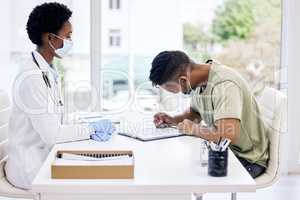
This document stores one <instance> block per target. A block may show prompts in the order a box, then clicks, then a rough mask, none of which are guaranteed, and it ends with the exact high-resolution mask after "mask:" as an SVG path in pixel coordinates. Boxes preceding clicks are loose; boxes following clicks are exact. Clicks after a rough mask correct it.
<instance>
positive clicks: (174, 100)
mask: <svg viewBox="0 0 300 200" xmlns="http://www.w3.org/2000/svg"><path fill="white" fill-rule="evenodd" d="M109 2H110V5H109V7H110V8H111V9H112V8H116V7H117V6H116V5H117V3H116V1H113V0H111V1H109ZM100 7H101V6H100ZM100 7H99V8H100ZM122 7H123V10H122V12H118V13H113V12H109V13H107V12H106V11H105V10H103V9H102V10H101V11H102V14H101V19H100V18H98V19H95V20H96V22H97V23H95V24H98V25H101V27H100V28H99V29H102V30H110V31H109V41H108V42H105V44H109V45H108V47H107V46H105V45H103V42H101V44H102V45H101V46H102V49H101V66H100V68H101V69H97V70H95V72H99V76H101V81H102V82H103V83H102V84H100V87H101V90H103V91H102V94H105V95H102V97H101V98H103V100H102V102H105V103H104V105H102V109H104V110H106V111H110V110H117V109H118V108H123V107H124V106H125V105H126V106H128V104H125V102H126V103H128V102H127V100H128V101H129V99H130V98H131V97H132V96H134V100H132V101H131V104H130V105H131V106H132V107H135V108H132V109H136V108H138V109H139V110H143V111H150V112H153V111H154V110H156V109H157V106H159V108H160V109H162V108H163V109H166V110H168V111H169V110H172V109H173V110H174V112H177V111H178V109H180V110H183V109H184V108H185V106H187V105H188V103H187V102H188V101H189V99H188V98H186V97H183V96H182V95H174V96H170V94H167V93H166V92H165V91H158V90H157V89H153V88H152V86H151V83H149V81H148V76H149V70H150V67H151V61H152V59H153V58H154V56H155V55H157V54H158V53H159V52H160V51H163V50H169V49H179V50H184V51H185V52H186V53H188V54H189V55H190V56H191V57H192V58H193V59H194V60H195V61H197V62H199V63H203V62H205V61H206V59H214V60H217V61H219V62H221V63H223V64H225V65H227V66H229V67H233V68H235V69H236V70H238V71H239V72H240V73H241V74H242V75H243V76H244V77H245V79H247V80H248V81H249V83H250V85H251V88H253V90H254V91H259V90H260V89H261V88H262V87H264V86H266V85H268V86H271V87H278V82H279V77H280V76H279V74H278V72H279V71H280V48H281V0H272V1H260V0H243V1H240V0H211V1H207V0H164V1H160V0H152V1H148V0H139V1H130V0H129V1H123V2H122ZM166 8H167V10H168V14H166ZM153 11H155V15H153ZM95 12H97V8H96V10H95ZM98 12H99V10H98ZM97 20H98V21H97ZM112 25H114V26H118V27H120V29H121V30H122V41H118V40H121V38H120V32H118V31H116V30H111V29H110V27H111V26H112ZM106 34H107V33H105V32H104V33H102V34H96V35H95V37H97V35H106ZM118 38H119V39H118ZM104 39H105V38H104ZM102 40H103V38H102ZM105 40H106V39H105ZM121 42H122V45H120V46H121V47H120V48H109V47H111V46H117V44H121ZM95 56H96V55H95ZM101 72H102V73H104V74H102V75H101ZM104 85H105V86H104ZM117 105H118V106H117ZM154 105H156V106H154ZM117 107H118V108H117ZM130 109H131V108H130Z"/></svg>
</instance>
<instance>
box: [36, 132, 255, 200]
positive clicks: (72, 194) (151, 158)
mask: <svg viewBox="0 0 300 200" xmlns="http://www.w3.org/2000/svg"><path fill="white" fill-rule="evenodd" d="M200 141H201V140H200V139H197V138H193V137H178V138H172V139H167V140H159V141H152V142H140V141H136V140H133V139H130V138H127V137H124V136H118V135H115V136H114V137H113V138H112V140H111V141H109V142H105V143H99V142H95V141H91V140H90V141H81V142H74V143H65V144H59V145H55V147H54V148H53V149H52V151H51V153H50V154H49V156H48V158H47V160H46V161H45V163H44V165H43V166H42V168H41V170H40V171H39V173H38V175H37V176H36V178H35V180H34V182H33V192H34V193H35V194H36V197H37V199H42V200H48V199H49V200H50V199H51V200H52V199H59V200H61V199H64V200H65V199H72V200H79V199H85V200H86V199H97V200H99V199H105V200H108V199H143V200H146V199H155V200H156V199H164V200H166V199H191V194H192V193H200V194H201V193H207V192H255V187H254V185H255V182H254V180H253V179H252V178H251V176H250V175H249V174H248V173H247V171H246V170H245V169H244V168H243V167H242V165H241V164H240V163H239V161H238V160H237V158H236V157H235V156H234V155H233V154H232V153H231V152H230V154H229V167H228V176H227V177H222V178H214V177H210V176H208V174H207V167H201V165H200V145H199V143H200ZM62 149H63V150H74V149H76V150H77V149H85V150H109V149H113V150H128V149H129V150H133V151H134V155H135V179H133V180H55V179H51V172H50V165H51V163H52V161H53V159H54V157H55V152H56V151H57V150H62Z"/></svg>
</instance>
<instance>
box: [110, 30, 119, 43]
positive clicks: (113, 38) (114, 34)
mask: <svg viewBox="0 0 300 200" xmlns="http://www.w3.org/2000/svg"><path fill="white" fill-rule="evenodd" d="M109 46H110V47H120V46H121V33H120V30H119V29H110V30H109Z"/></svg>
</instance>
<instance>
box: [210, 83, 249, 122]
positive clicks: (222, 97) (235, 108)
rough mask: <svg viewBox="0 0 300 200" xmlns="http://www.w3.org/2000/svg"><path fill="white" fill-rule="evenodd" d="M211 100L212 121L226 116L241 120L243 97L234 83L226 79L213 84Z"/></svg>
mask: <svg viewBox="0 0 300 200" xmlns="http://www.w3.org/2000/svg"><path fill="white" fill-rule="evenodd" d="M212 101H213V105H214V122H216V121H217V120H220V119H226V118H233V119H239V120H241V116H242V108H243V98H242V92H241V89H240V88H239V87H238V86H237V85H236V84H235V83H233V82H230V81H227V82H224V83H221V84H219V85H217V86H215V88H214V90H213V93H212Z"/></svg>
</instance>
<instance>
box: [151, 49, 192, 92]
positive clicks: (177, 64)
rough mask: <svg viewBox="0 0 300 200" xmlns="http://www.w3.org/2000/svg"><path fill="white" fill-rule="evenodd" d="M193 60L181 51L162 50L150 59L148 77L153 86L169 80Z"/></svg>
mask: <svg viewBox="0 0 300 200" xmlns="http://www.w3.org/2000/svg"><path fill="white" fill-rule="evenodd" d="M192 62H193V61H192V60H191V59H190V58H189V57H188V55H186V54H185V53H184V52H182V51H163V52H161V53H159V54H158V55H157V56H156V57H155V58H154V60H153V61H152V68H151V70H150V76H149V79H150V81H151V82H152V85H153V86H157V85H162V84H164V83H166V82H168V81H171V80H173V79H174V78H175V76H176V75H178V74H179V73H180V72H181V71H182V70H183V69H184V68H185V67H186V66H187V65H188V64H190V63H192Z"/></svg>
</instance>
